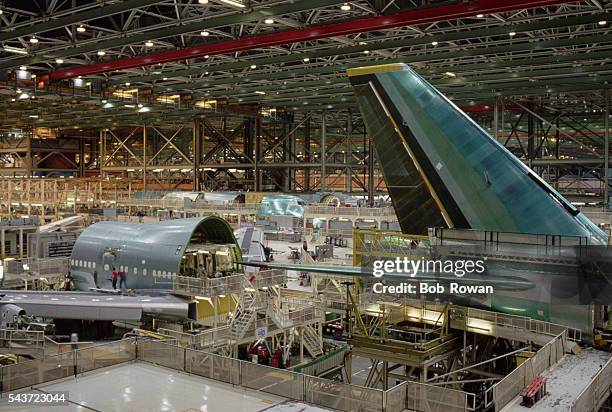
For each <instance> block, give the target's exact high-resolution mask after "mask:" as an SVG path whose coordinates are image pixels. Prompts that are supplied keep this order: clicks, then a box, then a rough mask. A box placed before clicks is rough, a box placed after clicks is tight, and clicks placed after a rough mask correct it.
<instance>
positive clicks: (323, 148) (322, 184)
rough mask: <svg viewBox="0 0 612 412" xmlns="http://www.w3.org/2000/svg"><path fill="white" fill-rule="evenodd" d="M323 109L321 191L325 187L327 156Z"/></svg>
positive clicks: (325, 125) (325, 123)
mask: <svg viewBox="0 0 612 412" xmlns="http://www.w3.org/2000/svg"><path fill="white" fill-rule="evenodd" d="M325 114H326V113H325V110H323V115H322V117H321V184H320V185H319V186H320V187H321V191H324V190H325V189H326V187H327V184H326V182H325V178H326V177H327V165H326V161H325V158H326V157H327V153H325V147H326V140H327V136H326V135H327V131H326V130H325V129H326V127H327V122H326V120H325Z"/></svg>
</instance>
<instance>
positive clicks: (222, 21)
mask: <svg viewBox="0 0 612 412" xmlns="http://www.w3.org/2000/svg"><path fill="white" fill-rule="evenodd" d="M342 3H344V1H343V0H303V1H299V2H295V3H287V4H280V5H277V6H272V7H265V8H264V7H262V8H261V9H257V10H253V11H250V12H247V13H232V14H225V15H221V16H217V17H211V18H209V19H193V21H189V22H185V23H183V24H174V25H173V26H170V27H168V26H167V25H168V23H164V24H163V26H165V27H152V28H150V30H147V31H146V32H144V33H130V32H127V33H119V34H118V35H117V36H118V37H117V38H115V39H111V40H105V39H95V41H91V42H90V43H88V44H86V45H80V46H76V47H68V48H67V47H58V48H56V49H52V50H42V51H41V52H40V53H39V54H37V55H34V56H31V57H25V58H18V59H11V60H7V61H4V62H1V63H0V69H8V68H11V67H17V66H21V65H31V64H34V63H42V62H46V61H52V60H54V59H56V58H66V57H70V56H75V55H78V54H82V53H88V52H93V51H97V50H108V49H112V48H114V47H121V46H126V45H130V44H137V43H144V42H146V41H148V40H156V39H162V38H166V37H172V36H179V35H182V34H187V33H194V32H199V31H202V30H206V29H214V28H218V27H223V26H230V25H233V24H243V23H249V22H254V21H259V20H262V19H264V18H266V17H270V16H278V15H283V14H291V13H297V12H303V11H306V10H311V9H316V8H322V7H329V6H334V5H338V4H342ZM264 6H265V5H264ZM142 29H143V28H141V29H140V30H142ZM144 29H148V28H146V27H145V28H144Z"/></svg>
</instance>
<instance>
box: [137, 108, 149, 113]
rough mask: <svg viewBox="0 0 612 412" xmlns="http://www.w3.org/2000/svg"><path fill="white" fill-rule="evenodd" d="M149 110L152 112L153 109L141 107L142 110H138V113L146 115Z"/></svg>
mask: <svg viewBox="0 0 612 412" xmlns="http://www.w3.org/2000/svg"><path fill="white" fill-rule="evenodd" d="M149 110H151V109H149V108H148V107H141V108H140V109H138V113H146V112H148V111H149Z"/></svg>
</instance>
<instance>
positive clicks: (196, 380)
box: [0, 362, 317, 412]
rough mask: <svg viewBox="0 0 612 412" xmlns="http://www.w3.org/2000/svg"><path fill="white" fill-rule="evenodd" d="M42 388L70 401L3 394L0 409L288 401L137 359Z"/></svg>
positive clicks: (245, 406) (208, 406) (208, 408)
mask: <svg viewBox="0 0 612 412" xmlns="http://www.w3.org/2000/svg"><path fill="white" fill-rule="evenodd" d="M38 388H39V389H41V390H43V391H68V392H69V393H70V395H69V397H70V402H71V404H70V405H67V406H65V407H64V406H54V407H39V408H24V407H23V406H19V405H9V403H8V398H7V397H4V398H2V399H0V411H10V410H15V411H16V410H19V411H28V410H35V411H44V410H51V411H53V412H72V411H99V412H115V411H117V412H122V411H130V412H145V411H147V412H149V411H168V412H174V411H176V412H188V411H189V412H195V411H201V412H225V411H231V412H257V411H262V410H265V409H268V408H270V407H271V406H274V405H278V404H280V403H282V402H284V401H286V399H284V398H280V397H277V396H273V395H268V394H266V393H262V392H255V391H246V390H244V389H243V388H238V387H232V386H231V385H226V384H224V383H221V382H216V381H212V380H208V379H205V378H201V377H198V376H191V375H187V374H184V373H180V372H176V371H172V370H170V369H165V368H161V367H157V366H154V365H150V364H147V363H139V362H138V363H128V364H122V365H119V366H116V367H112V368H108V369H105V370H102V371H99V372H94V373H91V374H88V375H85V376H83V377H80V378H78V379H67V380H63V381H60V382H57V383H54V384H50V385H41V386H38ZM280 410H282V411H290V410H298V409H280ZM312 411H313V412H315V411H317V410H316V409H312Z"/></svg>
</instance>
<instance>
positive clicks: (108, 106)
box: [102, 102, 114, 109]
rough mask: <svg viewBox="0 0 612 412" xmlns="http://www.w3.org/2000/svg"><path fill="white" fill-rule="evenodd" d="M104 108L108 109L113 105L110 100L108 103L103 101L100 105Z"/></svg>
mask: <svg viewBox="0 0 612 412" xmlns="http://www.w3.org/2000/svg"><path fill="white" fill-rule="evenodd" d="M102 107H103V108H104V109H110V108H111V107H114V105H113V104H112V103H110V102H108V103H104V106H102Z"/></svg>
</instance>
